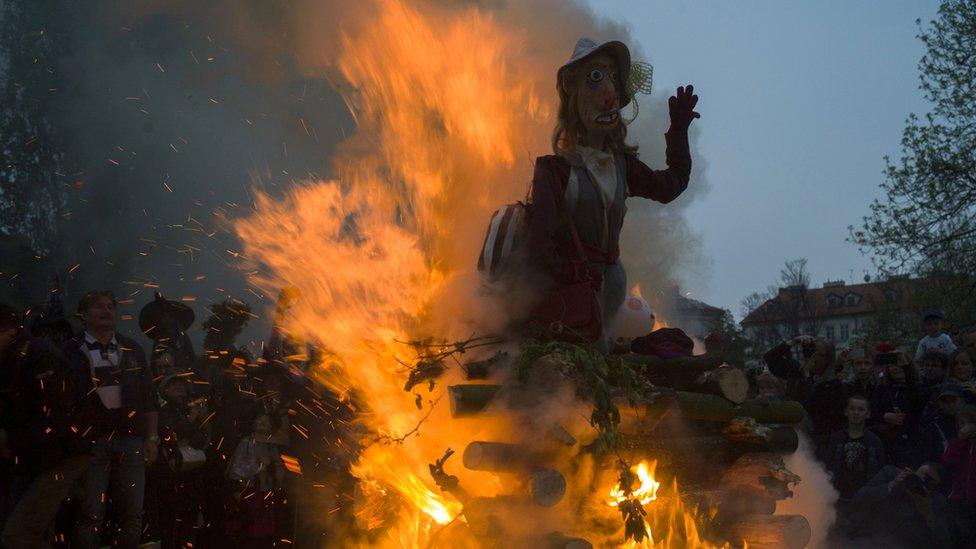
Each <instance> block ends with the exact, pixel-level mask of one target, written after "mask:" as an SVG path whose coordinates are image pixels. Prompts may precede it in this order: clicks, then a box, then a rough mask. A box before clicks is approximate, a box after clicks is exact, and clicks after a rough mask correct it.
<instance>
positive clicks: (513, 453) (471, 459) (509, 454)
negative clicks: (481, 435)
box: [462, 440, 532, 472]
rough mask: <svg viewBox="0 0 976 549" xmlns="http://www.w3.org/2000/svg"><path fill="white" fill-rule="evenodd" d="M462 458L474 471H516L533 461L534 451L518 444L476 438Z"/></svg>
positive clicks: (465, 450) (466, 465)
mask: <svg viewBox="0 0 976 549" xmlns="http://www.w3.org/2000/svg"><path fill="white" fill-rule="evenodd" d="M462 460H463V462H464V466H465V467H467V468H468V469H471V470H472V471H495V472H515V471H520V470H523V469H525V467H527V466H528V465H529V463H531V461H532V452H530V451H529V450H528V449H526V448H524V447H522V446H519V445H518V444H509V443H507V442H487V441H482V440H476V441H474V442H471V443H468V446H467V447H466V448H465V449H464V456H463V458H462Z"/></svg>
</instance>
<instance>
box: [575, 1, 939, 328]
mask: <svg viewBox="0 0 976 549" xmlns="http://www.w3.org/2000/svg"><path fill="white" fill-rule="evenodd" d="M590 4H591V5H592V6H593V9H594V10H595V11H596V12H597V13H600V14H603V15H605V16H606V17H608V18H611V19H614V20H619V21H627V22H628V23H629V25H630V26H631V27H632V32H633V35H634V36H635V37H636V38H637V40H638V42H639V46H640V48H641V50H642V51H643V52H645V53H646V54H647V55H648V56H649V57H650V59H649V61H650V62H651V63H652V64H653V65H654V77H655V82H654V84H655V87H659V86H664V87H668V88H672V89H673V88H674V87H676V86H677V85H679V84H681V83H684V82H686V81H687V82H691V83H693V84H694V85H695V88H696V90H698V93H699V94H700V96H701V102H700V104H699V109H698V110H699V111H700V112H701V114H702V119H701V120H699V121H696V122H695V123H696V124H698V125H699V129H700V131H701V139H700V142H699V148H698V150H695V151H692V154H693V155H700V156H701V157H704V158H706V159H707V161H708V173H707V177H708V178H709V180H710V181H711V184H712V186H713V188H712V190H711V191H710V192H709V193H708V194H707V195H706V196H705V197H704V198H701V199H699V200H698V201H697V202H695V203H694V204H693V205H692V206H691V207H690V208H689V210H688V216H689V221H690V223H691V225H692V226H693V227H695V228H697V230H699V231H700V233H701V235H702V239H703V241H704V246H705V250H704V253H705V255H706V257H708V258H710V260H711V269H710V272H709V273H705V276H702V277H690V278H689V282H688V285H689V286H690V287H689V288H687V289H688V290H690V291H691V292H692V293H693V294H694V295H695V296H696V297H698V298H701V299H703V300H705V301H707V302H709V303H712V304H714V305H718V306H721V307H725V308H728V309H731V310H732V311H733V312H734V313H735V314H736V316H739V315H740V305H739V303H740V301H741V299H742V298H743V297H745V296H746V295H747V294H749V293H750V292H752V291H755V290H759V289H761V288H763V287H765V286H766V285H767V284H770V283H773V282H775V280H776V279H777V277H778V276H779V269H780V267H781V266H782V264H783V262H784V260H786V259H789V258H795V257H806V258H807V259H808V260H809V267H810V271H811V273H812V276H813V281H814V283H815V284H820V283H822V282H823V281H825V280H827V279H844V280H846V281H848V283H850V282H851V281H852V280H853V281H861V280H862V279H863V277H864V273H865V270H867V271H872V268H871V264H870V261H869V260H868V259H867V258H865V257H862V256H861V254H860V253H859V252H858V250H857V248H856V247H855V246H854V245H852V244H850V243H848V242H846V240H845V239H846V238H847V235H848V229H847V227H848V225H851V224H857V223H859V222H860V219H861V217H862V216H863V215H864V214H865V213H866V212H867V211H868V205H869V203H870V201H871V199H873V198H875V197H877V196H879V194H880V191H879V189H878V185H879V183H880V182H881V181H882V169H883V167H884V162H883V157H884V155H886V154H887V155H891V156H892V157H893V158H895V157H897V156H898V154H899V150H900V149H899V140H900V138H901V131H902V128H903V126H904V121H905V118H906V117H907V116H908V114H909V113H911V112H917V113H922V112H925V111H926V110H927V104H926V102H925V101H924V99H923V97H922V94H921V92H920V91H919V90H918V76H917V70H916V65H917V63H918V60H919V58H920V57H921V56H922V54H923V52H924V50H923V48H922V44H921V42H920V41H919V40H918V39H917V38H916V34H917V31H918V27H917V26H916V24H915V20H916V19H917V18H921V19H922V20H923V21H929V20H931V19H932V18H933V17H934V16H935V14H936V10H937V6H938V3H937V2H936V1H933V0H875V1H866V0H865V1H852V0H846V1H842V0H817V1H792V0H790V1H785V0H775V1H774V0H737V1H735V2H728V1H721V0H711V1H704V0H681V1H677V0H671V1H662V0H640V1H637V0H606V1H597V0H590ZM692 184H694V182H692ZM695 278H698V279H700V281H696V280H695Z"/></svg>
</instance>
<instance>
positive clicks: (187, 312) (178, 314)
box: [139, 292, 196, 337]
mask: <svg viewBox="0 0 976 549" xmlns="http://www.w3.org/2000/svg"><path fill="white" fill-rule="evenodd" d="M165 315H169V316H170V317H172V318H173V319H175V320H176V324H177V326H179V329H180V331H183V332H185V331H186V330H187V328H189V327H190V325H192V324H193V321H194V320H196V315H195V314H193V309H191V308H189V307H187V306H186V305H184V304H182V303H179V302H176V301H172V300H169V299H166V298H165V297H163V294H161V293H159V292H156V293H155V299H153V300H152V301H150V302H149V303H146V305H145V306H144V307H143V308H142V310H141V311H139V329H140V330H142V332H143V333H144V334H146V335H149V336H150V337H152V335H151V332H152V331H154V330H155V329H156V327H157V326H158V325H159V323H160V322H161V321H162V319H163V316H165Z"/></svg>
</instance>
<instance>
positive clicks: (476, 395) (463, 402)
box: [448, 384, 501, 417]
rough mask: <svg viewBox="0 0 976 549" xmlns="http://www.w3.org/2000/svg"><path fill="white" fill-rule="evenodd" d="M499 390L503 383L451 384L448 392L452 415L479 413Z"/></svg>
mask: <svg viewBox="0 0 976 549" xmlns="http://www.w3.org/2000/svg"><path fill="white" fill-rule="evenodd" d="M499 390H501V385H488V384H478V385H474V384H466V385H451V386H450V387H448V394H449V396H450V398H451V416H453V417H471V416H475V415H478V414H479V413H481V412H482V411H483V410H484V409H485V408H487V407H488V405H489V404H491V402H492V400H494V399H495V396H496V395H498V391H499Z"/></svg>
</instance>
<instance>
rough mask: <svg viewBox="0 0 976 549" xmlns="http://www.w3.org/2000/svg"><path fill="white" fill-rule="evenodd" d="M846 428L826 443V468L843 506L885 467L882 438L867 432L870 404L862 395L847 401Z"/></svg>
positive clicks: (845, 411) (845, 412)
mask: <svg viewBox="0 0 976 549" xmlns="http://www.w3.org/2000/svg"><path fill="white" fill-rule="evenodd" d="M844 415H845V416H846V417H847V427H846V428H845V429H843V430H840V431H837V432H836V433H834V434H833V435H831V436H830V442H829V443H828V444H827V451H826V456H827V468H828V469H829V470H830V473H831V475H832V476H833V481H834V487H836V488H837V491H838V492H840V497H841V501H842V502H844V503H846V502H847V501H849V500H850V499H851V498H852V497H854V494H855V493H856V492H857V491H858V490H859V489H860V488H861V487H862V486H864V484H865V483H866V482H867V481H868V480H870V479H871V478H872V477H874V475H875V474H877V472H878V471H880V470H881V468H882V467H884V465H885V451H884V446H883V445H882V444H881V439H879V438H878V436H877V435H875V434H874V433H872V432H871V431H869V430H868V429H867V420H868V417H869V416H870V415H871V403H870V402H869V401H868V399H867V397H865V396H863V395H855V396H852V397H850V398H848V399H847V407H846V408H845V409H844Z"/></svg>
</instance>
